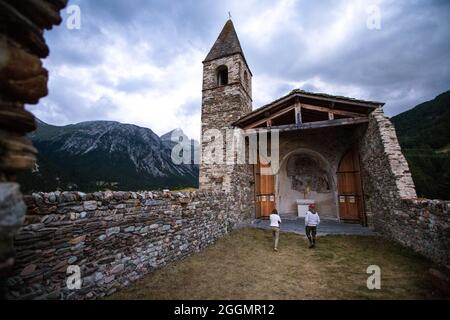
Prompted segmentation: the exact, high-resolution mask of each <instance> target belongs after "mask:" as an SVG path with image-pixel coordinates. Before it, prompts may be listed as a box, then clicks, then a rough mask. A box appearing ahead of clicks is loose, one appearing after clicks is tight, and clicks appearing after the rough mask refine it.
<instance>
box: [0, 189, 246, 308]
mask: <svg viewBox="0 0 450 320" xmlns="http://www.w3.org/2000/svg"><path fill="white" fill-rule="evenodd" d="M25 201H26V203H27V205H28V213H27V215H26V219H25V223H24V225H23V227H22V228H21V229H20V231H19V233H18V234H17V236H16V237H15V248H16V250H17V261H16V264H15V266H14V270H13V271H12V273H11V274H10V277H9V279H8V287H9V298H11V299H38V298H39V299H42V298H43V299H91V298H97V297H104V296H106V295H109V294H112V293H113V292H115V291H116V290H118V289H120V288H123V287H126V286H127V285H129V284H130V283H131V282H133V281H135V280H137V279H140V278H142V277H143V276H144V275H145V274H147V273H148V272H151V271H153V270H155V269H158V268H160V267H162V266H164V265H166V264H168V263H170V262H173V261H177V260H180V259H183V258H184V257H186V256H188V255H190V254H192V253H194V252H197V251H199V250H201V249H203V248H205V247H206V246H208V245H210V244H211V243H213V242H214V241H215V240H216V239H218V238H219V237H222V236H224V235H225V234H226V233H227V232H229V231H230V230H232V229H233V228H237V227H239V226H240V225H242V218H241V217H242V215H241V212H240V208H239V206H238V205H236V201H235V200H234V199H233V198H232V197H230V195H229V194H224V193H221V192H193V193H161V192H142V193H135V192H102V193H100V192H99V193H93V194H83V193H74V192H63V193H59V192H57V193H50V194H42V193H40V194H34V195H33V196H29V197H26V198H25ZM69 265H78V266H79V267H80V271H81V278H82V286H81V289H80V290H69V289H68V288H67V286H66V281H67V278H68V276H69V275H68V274H67V269H68V266H69Z"/></svg>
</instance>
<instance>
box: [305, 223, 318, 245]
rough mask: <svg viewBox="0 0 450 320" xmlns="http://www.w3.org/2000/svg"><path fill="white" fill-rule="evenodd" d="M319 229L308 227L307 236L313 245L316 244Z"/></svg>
mask: <svg viewBox="0 0 450 320" xmlns="http://www.w3.org/2000/svg"><path fill="white" fill-rule="evenodd" d="M316 234H317V227H309V226H307V227H306V236H307V237H308V240H309V242H310V243H311V244H315V243H316Z"/></svg>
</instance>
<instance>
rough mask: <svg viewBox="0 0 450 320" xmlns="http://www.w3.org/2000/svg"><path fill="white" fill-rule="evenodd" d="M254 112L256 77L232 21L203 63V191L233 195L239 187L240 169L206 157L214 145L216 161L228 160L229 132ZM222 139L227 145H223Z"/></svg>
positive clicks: (229, 21) (201, 173)
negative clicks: (243, 118)
mask: <svg viewBox="0 0 450 320" xmlns="http://www.w3.org/2000/svg"><path fill="white" fill-rule="evenodd" d="M251 111H252V73H251V71H250V68H249V67H248V65H247V61H246V59H245V56H244V52H243V51H242V48H241V44H240V42H239V39H238V36H237V33H236V30H235V29H234V25H233V22H232V21H231V20H228V21H227V23H226V24H225V26H224V27H223V30H222V32H221V33H220V35H219V37H218V38H217V40H216V42H215V43H214V45H213V47H212V49H211V51H210V52H209V53H208V55H207V57H206V59H205V61H203V96H202V161H201V164H200V189H202V190H210V191H227V192H230V191H232V187H233V184H235V183H236V181H233V179H234V178H236V177H233V175H234V174H233V171H234V170H237V165H224V164H218V163H211V162H212V161H206V157H207V156H206V154H210V151H211V141H213V142H218V143H219V144H218V147H217V148H216V149H214V159H220V158H223V159H225V149H226V143H225V137H226V129H227V128H230V127H231V124H232V123H233V122H235V121H237V120H238V119H239V118H241V117H243V116H244V115H246V114H248V113H250V112H251ZM213 130H214V131H215V130H218V131H220V133H221V135H222V137H216V134H214V131H213ZM218 131H216V132H218ZM219 138H220V140H221V142H222V141H223V143H220V142H219V140H218V139H219ZM208 145H209V146H210V147H208ZM222 147H223V148H222ZM208 148H209V149H208ZM217 149H222V150H217ZM221 152H223V154H222V153H221ZM222 155H223V156H222ZM207 162H209V163H207Z"/></svg>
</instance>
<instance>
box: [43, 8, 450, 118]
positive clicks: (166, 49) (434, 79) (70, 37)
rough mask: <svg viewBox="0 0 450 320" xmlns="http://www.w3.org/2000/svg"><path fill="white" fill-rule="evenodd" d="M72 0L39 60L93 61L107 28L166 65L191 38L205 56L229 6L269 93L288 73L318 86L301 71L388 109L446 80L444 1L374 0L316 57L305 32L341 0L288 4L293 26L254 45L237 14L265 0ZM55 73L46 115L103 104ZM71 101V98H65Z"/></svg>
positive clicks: (124, 84) (449, 65)
mask: <svg viewBox="0 0 450 320" xmlns="http://www.w3.org/2000/svg"><path fill="white" fill-rule="evenodd" d="M71 3H73V4H79V5H80V6H81V9H82V18H83V25H82V29H81V30H79V31H69V30H67V29H66V28H64V26H61V27H58V28H56V29H55V30H52V31H51V32H48V33H46V38H47V40H48V42H49V44H50V47H51V56H50V58H49V59H48V61H47V62H46V64H47V65H48V66H49V69H50V72H51V71H52V67H57V66H62V65H67V66H69V67H70V66H74V65H76V66H86V67H88V68H89V67H92V66H95V65H98V64H101V63H102V62H103V61H104V58H105V55H106V54H108V53H107V52H104V51H103V50H102V46H104V45H106V44H108V41H109V40H108V39H109V38H108V35H110V34H116V35H118V36H120V37H121V38H123V39H125V40H126V41H127V43H128V45H129V46H130V47H132V46H133V45H135V44H136V43H137V42H138V41H145V42H148V43H149V44H150V45H151V47H152V49H153V50H151V52H149V54H148V61H149V63H151V64H153V65H156V66H159V67H163V66H167V65H170V64H171V63H172V61H173V60H174V59H176V57H177V56H180V55H183V54H186V51H187V49H188V48H191V47H194V48H197V49H200V50H202V51H204V53H205V56H206V54H207V52H208V50H209V49H210V47H211V46H212V44H213V42H214V40H215V39H216V37H217V36H218V34H219V32H220V29H221V28H222V26H223V24H224V23H225V20H226V14H227V11H229V10H231V7H232V8H234V11H233V12H232V14H233V17H234V18H233V19H234V22H235V25H236V28H237V31H238V33H239V35H240V38H241V43H242V46H243V48H244V51H245V53H246V58H247V60H248V63H249V65H250V67H251V69H252V71H253V74H254V75H255V77H267V78H270V77H274V78H276V79H281V80H282V82H283V83H281V84H280V85H279V86H278V87H276V88H275V89H274V90H273V94H274V96H273V97H272V98H273V99H276V98H278V97H279V96H281V95H284V94H286V93H287V92H288V91H289V90H291V89H292V88H291V85H290V84H289V83H292V82H306V83H307V84H306V85H305V86H304V87H303V88H302V89H305V90H311V91H319V90H320V88H317V87H316V86H314V85H313V84H312V83H311V82H310V81H309V80H310V79H313V78H320V79H321V81H323V82H325V83H326V84H328V85H330V86H332V87H333V86H334V87H345V86H352V87H357V88H359V89H360V91H361V92H363V93H364V96H362V97H356V98H363V99H375V100H381V101H385V102H386V103H387V105H386V112H387V113H388V114H389V115H394V114H396V113H399V112H402V111H404V110H406V109H408V108H411V107H413V106H414V105H416V104H418V103H420V102H422V101H424V100H427V99H431V98H433V97H434V96H435V95H437V94H439V93H441V92H443V91H445V90H448V89H449V87H450V59H448V57H449V56H450V41H448V39H450V2H448V1H437V0H436V1H406V0H404V1H385V2H382V6H381V10H382V29H381V30H379V31H371V30H368V29H367V28H366V27H365V23H364V21H365V19H364V17H363V18H362V19H361V21H362V23H361V24H359V25H358V26H357V29H355V30H351V33H350V35H349V38H348V39H345V41H344V43H343V44H342V45H340V46H339V47H337V48H335V49H334V50H330V51H327V52H320V53H318V54H317V56H316V57H310V56H308V55H307V54H308V52H309V50H310V49H311V48H309V47H308V41H307V40H309V39H311V38H312V37H313V36H314V34H315V31H317V29H318V28H323V27H324V26H325V27H326V26H327V25H331V23H332V22H333V21H334V19H336V8H338V7H341V6H342V5H343V4H345V3H347V2H346V1H336V0H328V1H314V2H312V1H305V0H302V1H298V3H297V4H296V6H295V8H293V10H294V13H295V20H294V21H288V24H289V25H291V26H292V27H286V28H283V29H280V30H278V32H277V33H276V34H274V35H273V38H272V39H271V41H270V42H269V43H268V44H267V45H266V46H264V47H263V48H261V46H260V43H261V42H260V40H261V39H263V38H264V37H265V36H266V35H265V34H260V35H245V34H243V33H240V32H239V31H240V29H241V27H240V26H242V25H243V24H244V22H245V20H246V19H249V18H252V17H253V16H254V14H256V12H258V10H259V9H264V8H269V7H270V6H273V5H274V2H273V1H269V0H264V1H259V2H257V5H256V6H257V7H255V10H254V11H246V12H244V11H239V10H237V9H236V8H237V7H238V6H239V2H238V1H234V2H229V1H218V2H212V1H207V0H200V1H199V0H185V1H156V0H155V1H144V0H135V1H132V2H131V1H128V0H114V1H112V0H94V1H92V0H74V1H72V2H71ZM297 25H300V26H301V30H302V31H301V32H299V30H298V29H296V28H297ZM320 41H324V39H316V42H317V43H320ZM200 62H201V61H199V68H201V64H200ZM180 72H183V70H180ZM51 76H52V74H51ZM93 78H94V79H96V81H98V82H97V83H102V84H103V85H104V86H108V87H110V88H113V89H115V90H119V91H122V92H130V93H133V92H137V91H140V90H145V89H146V88H148V87H152V88H167V86H168V85H169V84H167V83H159V82H158V80H157V79H139V78H136V79H134V78H130V79H127V78H124V79H123V80H122V81H120V82H119V84H118V85H117V84H114V83H111V81H108V79H101V78H96V77H95V75H94V76H93ZM57 80H58V79H57ZM57 80H54V81H57ZM59 80H61V79H59ZM59 80H58V81H59ZM54 81H52V80H51V82H50V89H51V91H50V97H48V98H46V99H45V101H46V103H45V104H44V105H42V106H41V107H42V108H44V109H45V108H46V106H48V105H49V104H50V101H51V104H52V106H53V109H52V110H53V111H52V112H50V111H51V110H49V115H50V114H57V113H58V112H61V113H62V114H65V113H67V117H66V118H67V119H68V121H71V119H73V118H75V119H88V118H90V119H91V120H96V119H97V118H96V117H107V116H108V112H107V110H100V109H102V108H95V109H93V106H92V105H90V104H89V103H88V102H87V101H85V100H84V99H83V98H82V97H81V96H80V95H78V94H77V92H76V91H75V90H73V89H71V88H70V86H69V87H68V88H65V87H64V85H68V83H64V82H63V83H60V84H58V83H56V82H54ZM174 81H176V79H174ZM330 93H334V92H330ZM340 94H345V92H341V93H340ZM254 96H255V101H259V100H258V98H257V96H258V92H257V91H255V92H254ZM70 102H74V103H73V104H77V105H78V106H77V107H76V106H69V103H70ZM267 102H269V101H267ZM199 103H200V102H199V101H189V102H188V103H186V105H185V107H184V108H183V110H184V112H185V113H186V114H194V113H196V112H198V109H199ZM111 107H112V108H113V102H111ZM103 109H108V108H107V107H104V108H103ZM55 110H57V111H55ZM42 112H44V111H42ZM55 117H56V116H55ZM58 121H61V120H58ZM199 122H200V119H199Z"/></svg>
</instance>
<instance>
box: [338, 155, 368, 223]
mask: <svg viewBox="0 0 450 320" xmlns="http://www.w3.org/2000/svg"><path fill="white" fill-rule="evenodd" d="M337 180H338V202H339V216H340V219H341V220H343V221H344V222H349V223H361V224H365V215H364V199H363V193H362V183H361V172H360V164H359V154H358V150H357V148H356V147H353V148H352V149H350V150H349V151H348V152H347V153H346V154H345V155H344V156H343V157H342V159H341V162H340V164H339V169H338V172H337Z"/></svg>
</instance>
